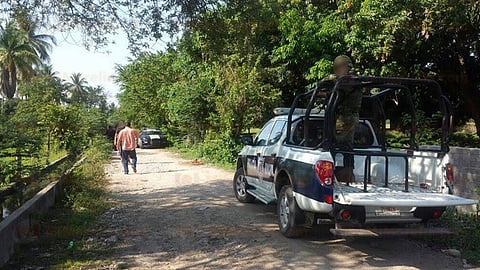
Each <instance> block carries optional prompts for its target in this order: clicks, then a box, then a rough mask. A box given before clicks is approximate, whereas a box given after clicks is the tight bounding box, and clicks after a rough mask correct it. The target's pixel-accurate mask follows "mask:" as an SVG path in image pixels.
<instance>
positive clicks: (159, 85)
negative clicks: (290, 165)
mask: <svg viewBox="0 0 480 270" xmlns="http://www.w3.org/2000/svg"><path fill="white" fill-rule="evenodd" d="M215 3H216V4H215V5H214V6H211V7H210V8H207V9H206V10H203V11H202V12H200V13H198V16H197V17H196V20H195V22H194V23H191V24H189V25H188V26H187V27H186V28H185V29H183V31H182V35H181V36H180V38H179V39H178V40H177V41H176V42H175V43H174V44H173V45H172V46H171V47H169V49H168V50H167V51H166V52H163V53H157V54H143V55H141V56H139V57H138V58H137V59H134V60H132V61H131V62H130V63H129V64H127V65H125V66H121V67H118V82H119V83H120V85H121V89H122V93H121V94H120V95H119V100H120V110H119V111H118V117H117V118H119V119H125V120H134V121H133V122H134V123H135V125H136V126H137V127H140V126H150V127H161V128H162V129H164V130H165V131H166V132H167V133H168V135H169V139H170V140H171V141H173V142H175V143H182V142H184V141H186V143H187V144H189V143H194V144H196V143H199V144H200V145H201V147H200V148H201V150H199V152H200V153H201V154H202V155H204V154H203V153H204V152H208V153H210V152H211V153H213V154H212V155H211V156H215V153H216V152H219V151H216V150H214V149H216V148H215V147H217V146H218V145H222V147H227V148H226V149H225V150H226V151H225V154H227V152H230V151H232V149H235V148H236V146H235V145H237V144H238V139H239V134H240V133H241V132H242V130H247V129H249V128H252V127H258V126H261V125H262V123H263V122H264V121H265V120H266V119H268V118H269V117H271V114H270V111H271V109H272V108H273V107H274V106H277V105H286V106H288V105H289V104H290V103H291V101H292V99H293V96H294V95H295V94H296V93H298V92H303V91H305V89H306V88H307V87H309V86H311V85H312V84H314V83H316V82H317V81H318V80H320V79H322V78H324V77H325V76H327V75H328V74H330V73H332V60H333V59H334V58H335V56H337V55H339V54H347V55H349V56H352V58H353V61H354V66H355V67H354V71H355V73H357V74H360V75H388V76H406V77H428V78H436V79H439V80H440V81H441V83H442V87H444V88H445V90H446V92H447V93H448V96H449V97H450V99H451V100H452V107H453V110H454V111H455V115H456V118H455V119H456V120H455V121H456V124H459V123H462V121H465V119H466V116H468V118H473V119H474V120H475V122H476V124H477V127H480V110H479V109H478V106H476V105H475V104H477V105H478V104H480V101H479V100H478V98H479V97H480V95H478V89H479V88H478V85H480V76H479V74H480V70H479V68H478V67H479V66H480V65H479V59H480V57H479V50H478V36H479V34H480V32H479V29H478V27H476V26H478V20H479V16H478V15H477V14H478V12H477V11H478V10H479V8H480V6H479V4H478V1H471V0H462V1H459V2H458V3H452V2H451V1H446V0H442V1H429V0H424V1H420V2H419V1H413V0H405V1H393V0H388V1H379V0H363V1H357V0H342V1H254V0H252V1H250V0H249V1H243V2H238V1H221V2H220V1H218V2H215ZM457 4H458V5H457ZM459 88H460V89H461V90H458V89H459ZM422 98H425V99H427V100H428V96H424V97H422ZM415 105H416V106H417V108H421V109H422V110H423V109H424V108H426V109H425V111H424V112H421V111H419V112H418V115H417V127H416V130H417V133H416V134H417V136H416V140H417V143H418V144H437V143H438V140H439V138H440V136H441V133H440V132H441V131H440V130H438V129H436V128H437V126H438V118H437V116H436V115H435V112H432V111H429V109H430V108H429V106H428V105H427V104H424V103H418V102H417V104H415ZM404 112H405V110H404V108H399V109H398V110H397V111H396V115H394V117H395V118H396V119H398V120H402V121H403V123H402V124H399V125H397V126H395V127H394V128H396V130H394V131H392V132H391V133H390V135H389V136H390V139H391V141H392V142H391V143H392V144H393V145H397V146H402V145H405V144H406V143H408V140H409V138H408V133H409V131H408V129H409V128H408V127H407V126H408V124H409V120H408V119H406V118H405V117H403V119H402V113H404ZM410 122H411V121H410ZM432 130H433V131H432ZM477 130H480V129H478V128H477ZM212 141H223V142H228V143H222V144H217V143H215V147H212V150H210V147H211V142H212ZM204 143H206V144H207V145H208V146H205V147H204V146H203V144H204ZM189 145H190V144H189ZM207 148H208V149H209V150H205V151H204V150H203V149H207ZM220 152H221V151H220ZM227 159H230V157H228V158H227Z"/></svg>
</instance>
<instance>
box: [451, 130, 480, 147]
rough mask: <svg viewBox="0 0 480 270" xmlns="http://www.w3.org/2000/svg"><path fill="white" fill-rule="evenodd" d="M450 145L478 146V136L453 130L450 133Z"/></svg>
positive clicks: (479, 144) (479, 139)
mask: <svg viewBox="0 0 480 270" xmlns="http://www.w3.org/2000/svg"><path fill="white" fill-rule="evenodd" d="M450 145H451V146H458V147H472V148H480V138H479V137H478V135H474V134H468V133H462V132H455V133H453V134H452V135H450Z"/></svg>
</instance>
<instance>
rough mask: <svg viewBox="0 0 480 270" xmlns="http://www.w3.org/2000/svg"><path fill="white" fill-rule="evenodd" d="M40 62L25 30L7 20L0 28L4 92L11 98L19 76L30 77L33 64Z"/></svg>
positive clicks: (15, 89)
mask: <svg viewBox="0 0 480 270" xmlns="http://www.w3.org/2000/svg"><path fill="white" fill-rule="evenodd" d="M38 64H40V57H39V56H38V55H37V54H36V52H35V50H34V49H33V47H31V46H30V45H29V44H28V42H27V38H26V35H25V33H24V32H22V31H20V30H19V29H18V28H17V27H16V24H15V22H13V21H10V22H7V23H6V25H5V26H4V27H2V28H1V29H0V67H1V81H2V94H3V95H4V96H5V97H6V98H8V99H11V98H13V97H14V96H15V92H16V91H17V80H18V76H19V75H21V77H22V78H24V79H28V78H30V77H31V76H32V75H33V65H38Z"/></svg>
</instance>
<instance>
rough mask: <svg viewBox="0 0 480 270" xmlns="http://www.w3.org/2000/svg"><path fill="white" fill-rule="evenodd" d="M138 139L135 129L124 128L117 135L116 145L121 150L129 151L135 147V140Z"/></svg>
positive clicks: (138, 135)
mask: <svg viewBox="0 0 480 270" xmlns="http://www.w3.org/2000/svg"><path fill="white" fill-rule="evenodd" d="M138 138H140V134H139V133H138V131H136V130H135V129H132V128H129V127H125V128H124V129H122V130H121V131H120V132H119V133H118V138H117V141H118V144H119V145H120V146H121V147H122V150H125V151H131V150H135V147H137V139H138Z"/></svg>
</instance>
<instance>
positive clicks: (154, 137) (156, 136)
mask: <svg viewBox="0 0 480 270" xmlns="http://www.w3.org/2000/svg"><path fill="white" fill-rule="evenodd" d="M150 139H152V140H153V139H160V136H159V135H156V134H155V135H150Z"/></svg>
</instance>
